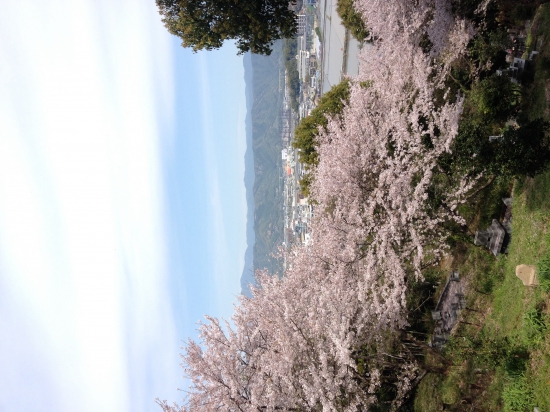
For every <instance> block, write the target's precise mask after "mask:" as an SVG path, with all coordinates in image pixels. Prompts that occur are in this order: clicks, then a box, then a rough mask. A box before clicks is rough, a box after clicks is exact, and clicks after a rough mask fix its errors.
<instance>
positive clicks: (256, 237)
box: [241, 42, 283, 294]
mask: <svg viewBox="0 0 550 412" xmlns="http://www.w3.org/2000/svg"><path fill="white" fill-rule="evenodd" d="M282 46H283V45H282V42H278V43H276V44H275V46H274V50H273V53H272V54H271V55H270V56H260V55H255V54H247V55H246V56H245V59H244V66H245V81H246V96H247V109H248V113H247V125H246V127H247V128H246V131H247V144H248V147H250V144H251V145H252V157H253V161H252V159H250V152H249V149H248V148H247V154H246V155H245V158H246V171H245V185H246V190H247V202H248V205H249V216H248V228H247V242H248V249H247V252H246V255H245V268H244V271H243V275H242V277H241V287H242V290H243V293H245V294H246V293H247V288H246V286H247V285H248V283H251V282H253V280H254V277H253V269H254V270H255V269H264V268H265V269H268V270H269V271H270V272H271V273H275V272H279V270H280V268H279V263H278V261H277V259H275V258H273V257H272V254H273V253H274V252H276V249H277V246H278V245H279V244H280V243H281V242H282V236H283V233H282V228H283V213H282V209H281V205H282V193H281V190H280V188H279V186H280V183H279V179H280V178H279V174H280V170H281V169H280V162H281V160H280V156H281V150H282V142H281V139H280V137H279V134H280V120H279V112H280V109H281V107H282V101H283V88H282V83H280V82H281V80H280V77H281V70H282V69H281V53H282ZM252 164H253V176H252V175H251V173H250V167H251V166H252ZM252 181H253V183H252ZM250 193H252V197H250ZM251 210H254V218H253V225H254V226H253V230H252V228H251V227H250V224H251V222H252V219H251V218H252V216H250V211H251ZM251 237H253V238H252V240H251ZM251 247H252V253H251V252H250V250H251ZM251 259H252V264H251V261H250V260H251Z"/></svg>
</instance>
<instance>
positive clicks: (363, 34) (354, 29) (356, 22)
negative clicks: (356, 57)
mask: <svg viewBox="0 0 550 412" xmlns="http://www.w3.org/2000/svg"><path fill="white" fill-rule="evenodd" d="M336 11H337V12H338V15H339V16H340V18H341V19H342V24H343V25H344V27H345V28H346V29H348V30H349V31H350V32H351V34H352V35H353V37H355V38H356V39H357V40H359V41H364V40H365V39H366V38H367V37H368V35H369V32H368V30H367V28H366V26H365V22H364V21H363V18H362V17H361V15H360V14H359V13H358V12H357V11H356V10H355V7H353V0H338V4H337V6H336Z"/></svg>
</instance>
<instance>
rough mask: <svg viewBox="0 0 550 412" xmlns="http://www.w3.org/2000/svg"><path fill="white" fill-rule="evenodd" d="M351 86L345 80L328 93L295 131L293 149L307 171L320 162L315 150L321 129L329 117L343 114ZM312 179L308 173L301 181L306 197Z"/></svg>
mask: <svg viewBox="0 0 550 412" xmlns="http://www.w3.org/2000/svg"><path fill="white" fill-rule="evenodd" d="M349 86H350V85H349V81H348V80H343V81H342V82H341V83H339V84H337V85H336V86H334V87H333V88H332V89H330V90H329V91H328V92H326V93H325V94H324V95H323V97H321V99H320V100H319V104H318V105H317V107H316V108H315V109H313V110H312V111H311V114H310V115H309V116H307V117H304V118H303V119H302V121H301V122H300V124H299V125H298V127H296V130H294V139H293V140H292V147H294V148H295V149H299V152H298V158H299V159H300V162H301V163H303V164H304V165H305V166H306V169H311V168H312V167H314V166H316V165H317V163H318V162H319V157H318V155H317V150H316V149H315V145H316V141H315V139H316V136H317V135H318V134H319V127H326V126H327V123H328V119H327V116H329V117H330V116H336V115H339V114H341V113H342V111H343V110H344V105H345V103H346V102H347V101H348V100H349ZM311 179H312V176H311V174H310V173H306V174H305V175H304V177H303V178H302V180H301V181H300V187H301V189H302V192H303V193H304V194H305V195H306V196H308V195H309V186H310V184H311Z"/></svg>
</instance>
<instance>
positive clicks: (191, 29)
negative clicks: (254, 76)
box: [157, 0, 297, 55]
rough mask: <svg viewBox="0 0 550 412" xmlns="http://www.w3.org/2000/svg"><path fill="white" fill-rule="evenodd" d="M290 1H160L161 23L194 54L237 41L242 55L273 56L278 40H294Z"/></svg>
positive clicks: (295, 26)
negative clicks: (273, 49)
mask: <svg viewBox="0 0 550 412" xmlns="http://www.w3.org/2000/svg"><path fill="white" fill-rule="evenodd" d="M288 5H289V2H288V1H287V0H258V1H247V0H206V1H203V0H157V6H158V8H159V13H160V14H161V16H162V22H163V23H164V25H165V26H166V28H167V29H168V31H169V32H170V33H172V34H173V35H175V36H178V37H180V38H181V39H182V46H183V47H190V48H192V49H193V51H195V52H197V51H199V50H212V49H217V48H220V47H221V46H222V44H223V42H224V41H225V40H235V41H236V43H237V48H238V49H239V54H242V53H246V52H248V51H251V52H252V53H257V54H267V55H269V54H270V53H271V50H272V48H271V46H272V45H273V43H274V42H275V40H278V39H282V38H288V37H293V36H294V35H295V34H296V31H297V23H296V15H295V13H294V12H293V11H292V10H291V9H289V7H288Z"/></svg>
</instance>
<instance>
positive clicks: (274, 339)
mask: <svg viewBox="0 0 550 412" xmlns="http://www.w3.org/2000/svg"><path fill="white" fill-rule="evenodd" d="M356 7H357V9H358V10H359V11H360V12H361V14H362V16H363V17H364V19H365V21H366V23H367V26H368V29H369V32H370V34H371V36H372V40H373V44H372V46H371V47H365V48H364V49H363V51H362V53H361V55H360V58H361V61H362V64H361V66H360V72H359V75H358V77H357V78H356V79H352V80H351V85H350V99H349V103H348V105H347V106H346V107H345V108H344V110H343V112H342V113H341V115H340V116H338V117H335V118H332V119H329V121H328V124H327V126H326V128H320V129H319V135H318V138H317V144H318V145H317V148H316V150H317V153H318V157H319V163H318V165H317V166H316V167H315V168H314V169H313V170H312V173H313V176H314V179H313V183H312V186H311V193H312V196H313V197H314V198H315V200H316V202H317V205H316V216H315V218H314V220H313V222H312V224H311V234H312V236H311V242H310V243H309V244H308V245H307V246H304V247H295V248H293V249H291V250H289V251H286V252H285V253H286V256H285V259H286V262H287V265H286V269H285V273H284V276H283V277H282V278H279V277H277V276H270V275H268V274H266V273H263V272H261V273H258V274H257V278H258V287H257V288H255V289H253V296H252V298H246V297H241V298H240V301H239V304H238V305H237V306H236V308H235V314H234V316H233V318H232V321H233V322H232V325H230V324H229V323H226V324H225V325H224V326H222V325H221V324H220V322H219V321H218V320H217V319H214V318H207V322H206V323H204V324H202V325H201V326H200V342H199V343H197V342H193V341H189V342H188V344H187V345H186V347H185V351H184V353H183V355H182V361H183V363H182V366H183V368H184V370H185V373H186V375H187V376H188V378H189V379H190V381H191V386H190V388H189V395H188V397H187V399H186V404H185V405H184V406H182V407H179V406H177V405H174V406H170V405H169V404H168V403H167V402H165V401H163V402H159V404H160V405H161V406H162V408H163V409H164V410H165V411H166V412H175V411H214V410H216V411H217V410H221V411H278V410H282V411H298V410H299V411H304V410H307V411H360V410H361V411H362V410H368V408H369V406H370V405H372V404H373V403H374V402H375V401H376V393H377V391H378V390H379V389H380V387H381V385H382V384H384V383H389V384H391V385H394V387H395V388H396V394H397V395H396V396H397V399H399V398H402V397H403V396H405V394H406V393H407V392H408V391H409V390H410V388H411V387H412V385H413V382H414V380H415V379H416V378H417V377H418V376H419V373H420V369H421V367H422V365H420V364H419V363H418V362H417V360H416V359H417V358H416V357H415V351H417V350H419V348H420V347H421V346H422V345H421V343H420V342H416V341H415V340H414V338H412V337H410V336H408V335H407V334H406V333H404V332H403V328H404V327H405V326H406V305H405V293H406V290H407V282H408V280H409V279H410V278H417V279H418V278H421V276H422V275H421V269H422V267H423V265H426V264H432V263H434V262H435V261H437V259H438V258H439V257H440V255H441V253H442V250H443V247H442V246H440V245H442V244H444V240H445V237H446V233H445V231H444V229H442V227H443V226H442V224H443V223H444V222H447V221H457V222H461V218H460V216H458V215H457V214H456V206H457V205H458V204H459V203H460V202H462V201H463V200H464V197H465V196H466V194H467V192H468V190H470V188H471V186H472V185H473V184H474V183H475V179H472V180H470V181H468V180H464V179H458V180H456V181H453V182H448V181H447V182H446V186H445V188H446V189H447V190H448V191H447V192H446V193H443V194H441V200H440V202H439V203H438V204H437V205H434V204H433V203H430V202H428V200H429V197H430V193H432V192H433V191H434V190H437V189H441V188H440V187H439V181H438V179H439V177H438V176H439V171H438V159H439V158H440V157H441V156H442V155H443V154H444V153H448V152H449V150H450V147H451V144H452V142H453V140H454V139H455V137H456V134H457V131H458V120H459V117H460V115H461V112H462V101H463V100H462V98H461V97H460V96H450V95H448V93H447V92H446V90H445V89H444V86H443V85H444V79H445V76H446V74H447V71H448V70H449V64H450V63H451V62H452V60H453V59H455V58H456V57H457V56H458V55H459V54H460V53H462V52H463V51H464V49H465V46H466V44H467V43H468V40H469V39H470V37H471V36H472V34H473V32H472V29H471V28H470V26H469V25H468V23H467V22H465V21H459V20H456V19H455V18H453V16H452V13H451V8H450V3H449V2H448V1H445V0H430V1H429V0H417V1H410V0H398V1H391V2H389V1H380V0H358V1H356Z"/></svg>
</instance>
